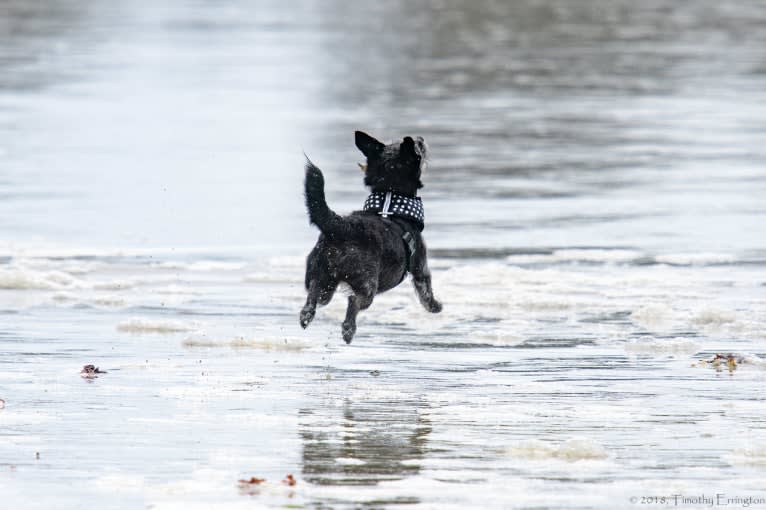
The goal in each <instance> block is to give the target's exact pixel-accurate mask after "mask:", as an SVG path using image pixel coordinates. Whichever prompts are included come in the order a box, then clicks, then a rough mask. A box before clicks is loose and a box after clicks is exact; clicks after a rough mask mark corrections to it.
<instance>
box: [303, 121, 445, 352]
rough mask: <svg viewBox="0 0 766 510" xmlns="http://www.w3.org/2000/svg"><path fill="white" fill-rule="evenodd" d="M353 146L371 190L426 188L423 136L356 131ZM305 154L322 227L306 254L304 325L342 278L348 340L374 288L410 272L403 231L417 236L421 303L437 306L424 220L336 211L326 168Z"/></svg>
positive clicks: (310, 196)
mask: <svg viewBox="0 0 766 510" xmlns="http://www.w3.org/2000/svg"><path fill="white" fill-rule="evenodd" d="M356 146H357V147H358V148H359V150H361V151H362V153H364V155H365V156H366V157H367V169H366V172H365V178H364V182H365V184H366V185H367V186H369V187H370V188H371V189H372V191H393V192H395V193H399V194H402V195H407V196H415V195H416V194H417V190H418V189H419V188H421V187H423V184H422V183H421V182H420V176H421V170H422V166H423V160H424V159H425V158H426V157H427V146H426V145H425V142H424V141H423V139H422V138H418V139H417V140H413V139H412V138H410V137H405V138H404V140H403V141H402V142H400V143H393V144H390V145H384V144H383V143H381V142H379V141H378V140H376V139H374V138H373V137H371V136H369V135H367V134H366V133H363V132H361V131H357V132H356ZM306 159H307V162H306V180H305V195H306V207H307V209H308V213H309V220H310V221H311V223H313V224H314V225H316V226H317V227H318V228H319V230H320V232H321V234H320V236H319V240H318V241H317V244H316V246H314V249H313V250H311V253H310V254H309V256H308V259H307V261H306V282H305V283H306V290H307V291H308V297H307V298H306V304H305V305H304V307H303V309H302V310H301V313H300V324H301V326H302V327H303V328H306V327H308V325H309V323H310V322H311V320H312V319H313V318H314V314H315V313H316V307H317V305H326V304H327V303H329V302H330V300H331V299H332V296H333V294H334V293H335V289H336V288H337V287H338V284H340V283H341V282H345V283H347V284H348V285H349V287H350V288H351V290H352V294H351V296H349V298H348V308H347V310H346V319H345V320H344V321H343V339H344V340H345V341H346V343H351V340H352V338H353V337H354V334H355V333H356V316H357V314H358V313H359V311H360V310H364V309H366V308H368V307H369V306H370V305H371V304H372V301H373V299H374V297H375V295H376V294H379V293H381V292H385V291H387V290H389V289H392V288H394V287H396V286H397V285H399V283H400V282H401V281H402V280H403V278H404V276H405V274H406V272H407V249H406V248H405V245H404V243H403V241H402V235H403V234H404V232H405V230H406V231H408V232H410V234H411V235H412V236H413V238H414V239H415V244H416V249H415V253H414V255H413V257H412V262H413V263H412V267H410V272H411V273H412V277H413V283H414V286H415V290H416V292H417V293H418V297H419V298H420V302H421V303H422V304H423V306H424V307H425V309H426V310H428V311H429V312H432V313H437V312H440V311H441V308H442V306H441V303H439V301H437V300H436V298H434V296H433V291H432V289H431V273H430V271H429V270H428V262H427V255H426V245H425V243H424V242H423V237H422V235H421V233H420V228H419V226H418V225H415V224H414V223H412V222H408V221H406V220H401V219H397V220H396V221H391V220H386V219H383V218H381V217H380V216H379V215H377V214H375V213H370V212H364V211H355V212H353V213H351V214H350V215H348V216H339V215H338V214H336V213H335V212H333V211H332V210H331V209H330V208H329V206H328V205H327V201H326V200H325V194H324V177H323V175H322V172H321V170H319V168H317V167H316V166H315V165H314V164H313V163H312V162H311V161H308V158H306Z"/></svg>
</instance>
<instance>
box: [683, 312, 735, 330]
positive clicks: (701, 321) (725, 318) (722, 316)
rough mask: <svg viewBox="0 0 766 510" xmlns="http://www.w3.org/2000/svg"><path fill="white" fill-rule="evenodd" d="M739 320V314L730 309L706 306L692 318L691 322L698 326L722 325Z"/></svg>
mask: <svg viewBox="0 0 766 510" xmlns="http://www.w3.org/2000/svg"><path fill="white" fill-rule="evenodd" d="M736 320H737V316H736V315H735V314H734V313H733V312H730V311H728V310H716V309H713V308H705V309H703V310H701V311H699V312H697V314H696V315H694V316H693V317H692V318H691V322H692V324H694V325H697V326H707V327H720V326H723V325H724V324H730V323H732V322H735V321H736Z"/></svg>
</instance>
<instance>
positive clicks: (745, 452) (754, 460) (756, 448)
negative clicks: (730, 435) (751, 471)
mask: <svg viewBox="0 0 766 510" xmlns="http://www.w3.org/2000/svg"><path fill="white" fill-rule="evenodd" d="M723 459H724V460H725V461H727V462H729V463H730V464H735V465H739V466H748V467H754V468H760V469H766V446H764V445H762V444H761V445H753V446H750V447H747V448H741V449H737V450H734V451H732V452H731V453H730V454H727V455H724V456H723Z"/></svg>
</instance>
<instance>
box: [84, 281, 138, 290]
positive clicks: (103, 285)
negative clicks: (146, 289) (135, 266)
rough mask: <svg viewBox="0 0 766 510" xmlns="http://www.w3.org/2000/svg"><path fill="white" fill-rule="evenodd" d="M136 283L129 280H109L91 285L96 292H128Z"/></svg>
mask: <svg viewBox="0 0 766 510" xmlns="http://www.w3.org/2000/svg"><path fill="white" fill-rule="evenodd" d="M135 285H136V282H134V281H131V280H111V281H104V282H97V283H94V284H93V288H94V289H96V290H128V289H132V288H133V287H135Z"/></svg>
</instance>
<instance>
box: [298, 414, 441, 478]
mask: <svg viewBox="0 0 766 510" xmlns="http://www.w3.org/2000/svg"><path fill="white" fill-rule="evenodd" d="M320 404H323V405H318V406H317V407H316V408H315V409H309V410H303V411H302V412H301V418H302V419H301V438H302V440H303V476H304V478H305V479H306V480H308V481H310V482H311V483H315V484H321V485H374V484H376V483H378V482H380V481H383V480H398V479H401V478H403V477H405V476H408V475H412V474H416V473H418V472H419V470H420V466H419V463H418V461H419V460H421V459H422V458H423V457H424V455H425V450H426V443H427V439H428V434H430V432H431V423H430V422H429V421H428V419H427V418H425V417H423V416H421V414H420V413H419V409H422V407H423V405H424V404H423V403H422V402H412V401H407V400H402V401H377V402H376V401H364V402H355V401H352V400H350V399H347V400H346V401H345V402H344V404H343V407H342V409H339V408H337V407H335V406H332V405H324V404H326V402H320Z"/></svg>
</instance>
